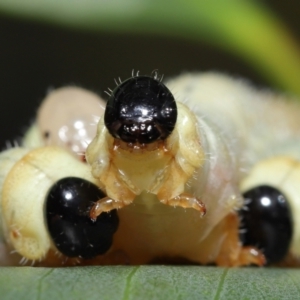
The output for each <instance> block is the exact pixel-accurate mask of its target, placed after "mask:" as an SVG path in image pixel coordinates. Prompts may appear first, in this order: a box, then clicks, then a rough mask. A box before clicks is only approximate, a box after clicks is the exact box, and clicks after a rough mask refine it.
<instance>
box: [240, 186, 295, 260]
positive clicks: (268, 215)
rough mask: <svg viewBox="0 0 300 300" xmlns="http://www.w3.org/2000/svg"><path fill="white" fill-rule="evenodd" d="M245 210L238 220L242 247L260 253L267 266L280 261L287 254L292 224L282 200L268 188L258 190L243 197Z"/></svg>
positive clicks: (280, 196)
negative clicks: (253, 247) (240, 224)
mask: <svg viewBox="0 0 300 300" xmlns="http://www.w3.org/2000/svg"><path fill="white" fill-rule="evenodd" d="M243 196H244V198H245V200H246V207H247V209H246V210H245V209H243V210H241V211H240V215H241V216H242V221H241V222H242V225H243V226H242V227H241V228H242V229H246V232H245V233H242V234H241V240H242V242H243V244H244V245H252V246H257V247H258V248H259V249H262V250H263V253H264V254H265V256H266V259H267V263H274V262H278V261H280V260H281V259H282V258H284V256H285V255H286V254H287V252H288V249H289V245H290V242H291V239H292V234H293V220H292V213H291V209H290V206H289V203H288V201H287V199H286V198H285V196H284V195H283V194H282V193H281V192H280V191H278V190H277V189H275V188H273V187H271V186H266V185H264V186H258V187H256V188H253V189H251V190H249V191H247V192H246V193H244V195H243Z"/></svg>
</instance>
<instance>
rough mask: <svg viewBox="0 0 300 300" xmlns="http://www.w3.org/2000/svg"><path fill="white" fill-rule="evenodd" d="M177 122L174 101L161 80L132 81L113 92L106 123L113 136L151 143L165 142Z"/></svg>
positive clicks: (127, 141)
mask: <svg viewBox="0 0 300 300" xmlns="http://www.w3.org/2000/svg"><path fill="white" fill-rule="evenodd" d="M176 119H177V107H176V103H175V99H174V97H173V95H172V93H171V92H170V91H169V89H168V88H167V87H166V86H165V85H164V84H163V83H161V82H160V81H159V80H157V79H155V78H152V77H148V76H136V77H132V78H129V79H127V80H125V81H124V82H122V83H121V84H120V85H118V86H117V87H116V88H115V90H114V91H113V92H112V94H111V96H110V98H109V100H108V102H107V106H106V110H105V115H104V122H105V126H106V127H107V129H108V131H109V132H110V134H111V135H112V136H113V137H115V138H117V139H121V140H122V141H124V142H126V143H140V144H149V143H152V142H154V141H157V140H164V139H166V138H167V137H168V136H169V135H170V134H171V132H172V131H173V129H174V127H175V124H176Z"/></svg>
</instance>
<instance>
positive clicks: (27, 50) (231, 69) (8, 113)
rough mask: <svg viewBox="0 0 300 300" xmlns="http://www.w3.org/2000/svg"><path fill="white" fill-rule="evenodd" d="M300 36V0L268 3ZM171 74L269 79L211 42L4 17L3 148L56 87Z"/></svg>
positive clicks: (101, 86)
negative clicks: (212, 73) (134, 74)
mask: <svg viewBox="0 0 300 300" xmlns="http://www.w3.org/2000/svg"><path fill="white" fill-rule="evenodd" d="M263 2H264V3H265V4H266V5H268V6H269V7H270V8H271V10H273V11H274V12H275V13H276V14H277V15H278V16H279V18H281V19H282V20H283V21H284V22H285V23H286V24H287V25H288V27H289V28H290V30H291V32H292V33H293V34H294V36H295V37H296V38H297V39H298V41H300V18H299V15H300V14H299V12H300V10H299V4H298V2H297V1H286V2H285V1H282V0H272V1H263ZM132 69H135V70H140V71H141V74H150V73H151V71H152V70H154V69H159V71H160V72H161V73H164V75H165V77H170V76H174V75H177V74H179V73H181V72H182V71H196V70H198V71H199V70H201V71H204V70H220V71H226V72H228V73H230V74H233V75H238V76H243V77H247V78H250V79H251V80H252V81H253V82H255V83H256V84H259V85H268V84H269V83H268V82H267V81H266V80H265V79H264V78H262V77H260V75H259V74H258V73H257V72H255V71H254V70H253V69H252V68H251V66H249V65H248V64H246V63H245V62H244V61H242V60H241V59H239V58H238V57H234V56H233V55H232V54H229V53H226V52H224V51H222V50H221V49H216V48H214V47H212V46H209V45H207V44H203V43H199V42H198V43H196V42H194V43H193V42H187V41H181V40H175V39H171V38H170V39H168V38H162V37H154V36H152V37H151V36H133V35H124V34H123V35H118V34H112V33H103V32H84V31H76V30H71V29H64V28H60V27H57V26H50V25H44V24H39V23H36V22H30V21H24V20H17V19H14V18H10V17H8V16H3V15H2V16H1V15H0V97H1V98H0V99H1V100H0V101H1V109H0V150H2V149H4V148H5V142H6V141H8V140H10V141H12V140H14V139H16V138H17V137H20V136H21V135H22V134H23V132H24V130H26V127H28V125H29V124H30V120H32V118H33V117H34V115H35V110H36V108H37V106H38V104H39V103H40V101H41V100H42V99H43V97H44V95H45V92H46V90H47V89H48V88H49V87H60V86H62V85H67V84H76V85H79V86H83V87H85V88H88V89H91V90H93V91H95V92H97V93H99V94H100V95H102V96H104V97H105V94H104V93H103V91H104V90H105V89H107V87H114V85H115V84H114V80H113V79H114V78H116V77H119V76H120V77H121V78H122V79H125V78H127V77H129V76H130V75H131V70H132Z"/></svg>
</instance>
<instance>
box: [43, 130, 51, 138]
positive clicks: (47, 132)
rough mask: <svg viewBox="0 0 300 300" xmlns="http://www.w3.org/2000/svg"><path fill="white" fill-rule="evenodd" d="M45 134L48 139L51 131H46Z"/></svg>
mask: <svg viewBox="0 0 300 300" xmlns="http://www.w3.org/2000/svg"><path fill="white" fill-rule="evenodd" d="M43 135H44V139H48V138H49V137H50V132H49V131H45V132H44V134H43Z"/></svg>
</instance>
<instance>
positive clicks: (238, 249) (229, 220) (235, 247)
mask: <svg viewBox="0 0 300 300" xmlns="http://www.w3.org/2000/svg"><path fill="white" fill-rule="evenodd" d="M223 224H224V225H223V226H224V232H226V233H227V234H226V237H225V239H224V241H223V243H222V245H221V249H220V252H219V254H218V256H217V258H216V261H215V262H216V264H217V265H218V266H226V267H238V266H247V265H250V264H255V265H258V266H263V265H264V264H265V263H266V259H265V256H264V255H263V254H262V252H261V251H259V250H258V249H257V248H255V247H251V246H247V247H243V246H242V244H241V242H240V240H239V217H238V215H237V213H230V214H229V215H228V216H227V217H226V218H225V219H224V221H223Z"/></svg>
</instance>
